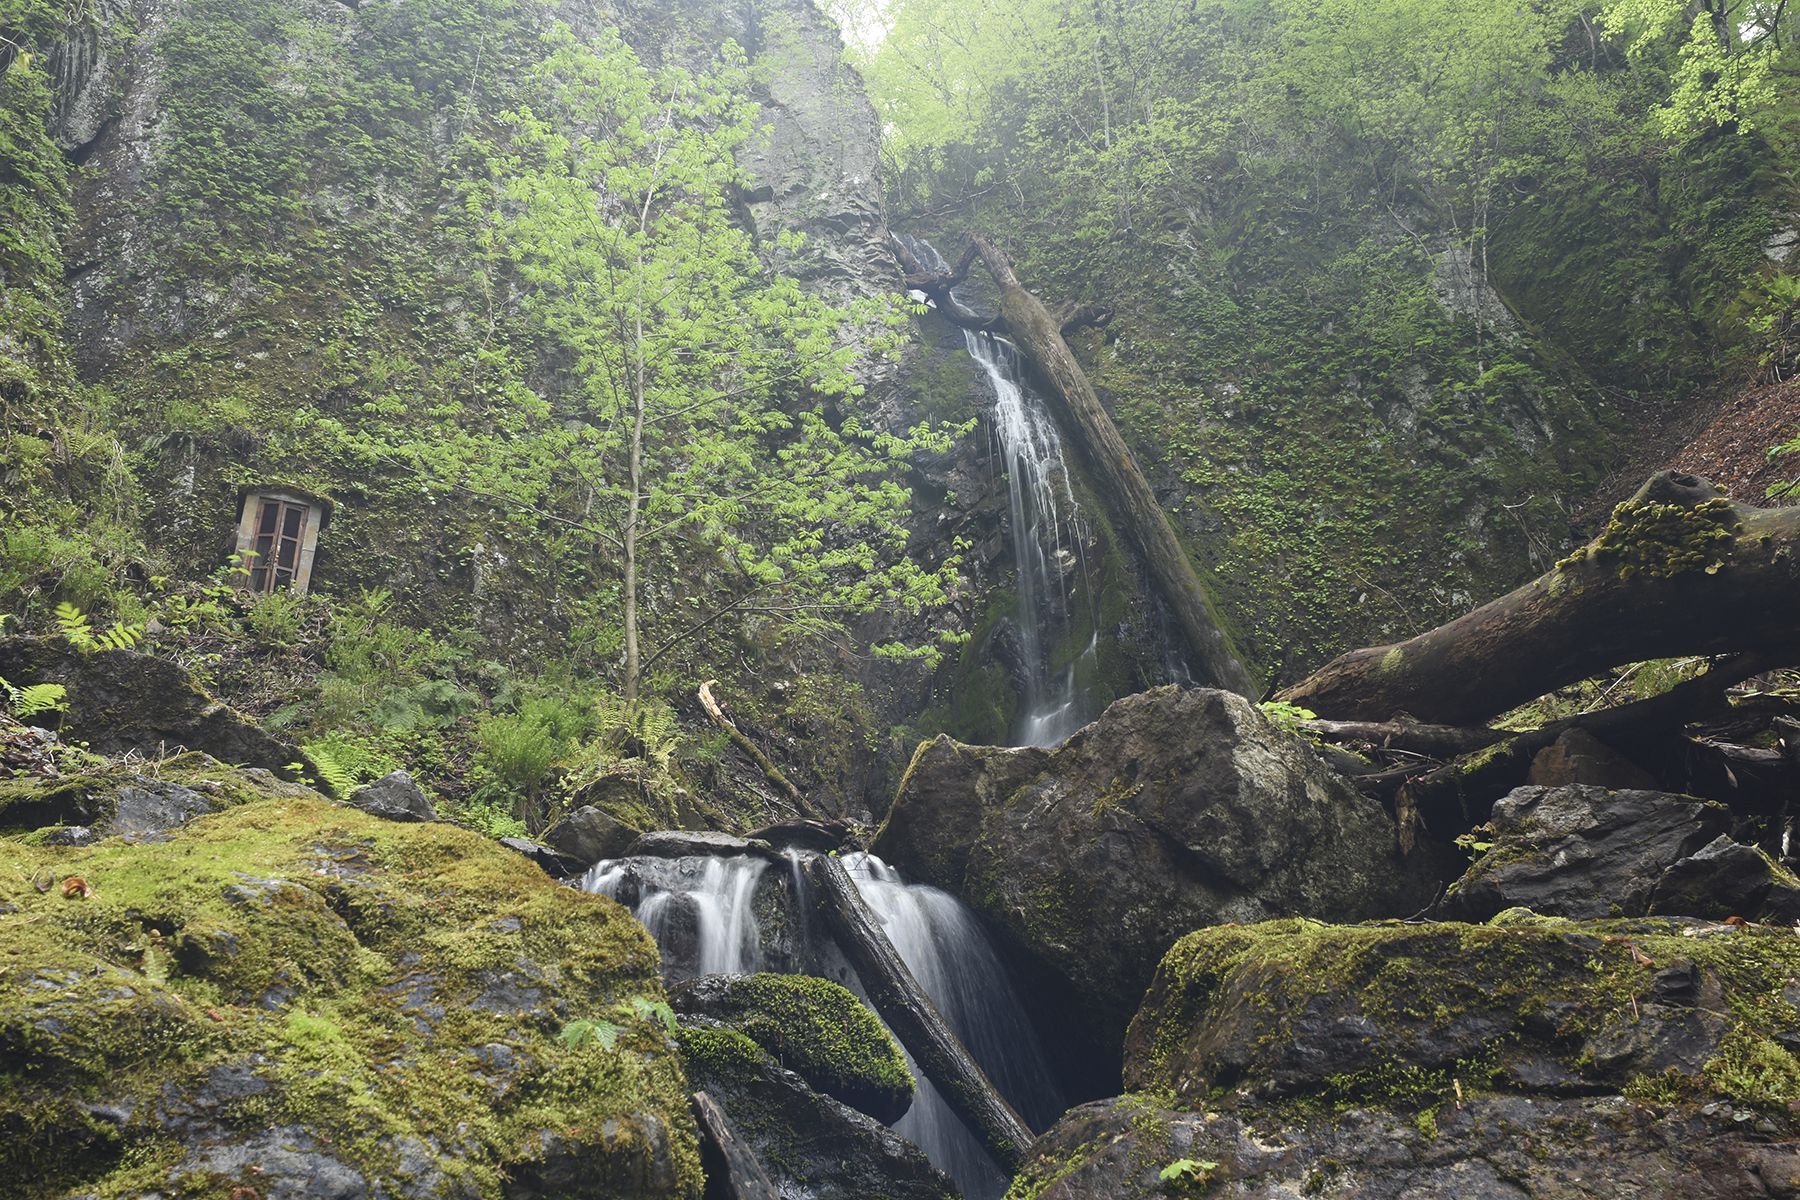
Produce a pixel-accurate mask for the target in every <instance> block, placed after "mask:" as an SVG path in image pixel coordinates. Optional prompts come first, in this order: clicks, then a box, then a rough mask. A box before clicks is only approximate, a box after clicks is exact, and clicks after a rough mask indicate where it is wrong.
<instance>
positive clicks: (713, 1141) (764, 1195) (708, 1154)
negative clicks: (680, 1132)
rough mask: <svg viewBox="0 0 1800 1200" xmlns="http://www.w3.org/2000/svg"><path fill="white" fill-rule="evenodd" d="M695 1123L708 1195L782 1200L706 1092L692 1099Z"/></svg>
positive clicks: (723, 1199) (724, 1199)
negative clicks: (697, 1128) (697, 1129)
mask: <svg viewBox="0 0 1800 1200" xmlns="http://www.w3.org/2000/svg"><path fill="white" fill-rule="evenodd" d="M690 1102H691V1104H692V1107H693V1110H694V1123H695V1124H696V1125H698V1126H699V1128H700V1163H701V1166H703V1167H704V1168H705V1169H706V1182H707V1194H708V1195H712V1194H713V1192H714V1191H716V1192H717V1193H718V1197H719V1200H781V1193H780V1192H779V1191H777V1190H776V1189H775V1185H774V1184H773V1183H771V1182H770V1181H769V1175H768V1172H766V1171H764V1170H763V1169H762V1164H761V1163H759V1162H757V1161H756V1155H755V1153H754V1152H752V1151H751V1149H750V1147H748V1146H746V1145H745V1144H744V1140H743V1139H742V1138H740V1137H738V1135H737V1131H736V1130H735V1129H733V1128H732V1127H731V1120H730V1118H728V1117H726V1115H725V1110H723V1109H721V1108H720V1107H719V1106H718V1105H717V1104H716V1103H714V1101H713V1098H712V1097H711V1096H709V1095H707V1094H706V1093H705V1092H695V1093H694V1094H693V1096H692V1097H690Z"/></svg>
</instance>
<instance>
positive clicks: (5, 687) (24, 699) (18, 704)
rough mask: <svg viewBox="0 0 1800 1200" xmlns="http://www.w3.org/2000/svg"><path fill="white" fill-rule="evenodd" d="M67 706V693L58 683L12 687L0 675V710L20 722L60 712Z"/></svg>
mask: <svg viewBox="0 0 1800 1200" xmlns="http://www.w3.org/2000/svg"><path fill="white" fill-rule="evenodd" d="M68 706H69V705H68V691H67V689H65V688H64V687H63V685H62V684H60V683H28V684H26V685H25V686H24V687H14V686H13V685H12V684H11V683H9V682H8V681H7V679H6V677H5V676H3V675H0V708H5V709H7V710H9V711H11V713H12V715H13V716H15V717H17V718H18V719H19V720H21V721H29V720H30V719H31V718H32V717H41V716H43V715H44V714H45V713H55V712H62V711H64V710H65V709H67V708H68Z"/></svg>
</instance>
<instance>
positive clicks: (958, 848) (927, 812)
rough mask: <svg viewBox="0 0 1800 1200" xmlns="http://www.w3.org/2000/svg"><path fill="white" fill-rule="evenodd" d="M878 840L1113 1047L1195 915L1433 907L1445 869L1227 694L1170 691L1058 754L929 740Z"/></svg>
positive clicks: (1147, 698) (1342, 913) (1092, 1038)
mask: <svg viewBox="0 0 1800 1200" xmlns="http://www.w3.org/2000/svg"><path fill="white" fill-rule="evenodd" d="M873 849H874V851H875V852H876V853H877V854H879V855H881V856H882V857H883V858H885V859H887V860H888V861H890V862H892V863H894V864H896V865H897V866H899V867H900V868H901V869H902V870H904V871H905V872H906V873H907V874H908V876H909V878H912V879H914V880H917V881H921V882H925V883H930V884H934V885H936V886H938V887H942V888H946V889H948V890H950V891H952V892H955V893H956V894H957V895H959V896H961V897H962V898H963V899H964V900H965V901H966V902H967V903H968V904H969V905H970V906H972V907H973V908H974V909H975V910H976V911H977V912H979V913H980V914H981V915H982V916H983V917H984V918H985V919H986V921H987V922H988V923H989V924H990V925H991V926H992V927H993V928H994V929H996V930H997V931H999V933H1000V934H1001V935H1002V937H1003V939H1004V941H1005V943H1006V944H1007V947H1008V948H1009V949H1010V950H1011V951H1012V952H1013V954H1014V957H1015V958H1017V959H1020V960H1022V962H1023V964H1024V965H1025V966H1026V967H1027V968H1028V970H1029V971H1030V972H1031V973H1033V974H1034V975H1035V976H1036V977H1037V978H1036V979H1034V980H1033V984H1034V986H1033V989H1032V990H1033V992H1034V993H1035V994H1036V995H1037V996H1038V997H1039V998H1040V999H1041V998H1045V996H1046V992H1045V991H1044V989H1042V988H1039V987H1037V986H1035V985H1036V984H1037V983H1039V982H1041V981H1044V980H1061V981H1064V982H1065V983H1066V984H1067V986H1068V988H1069V989H1070V993H1071V995H1072V999H1073V1001H1074V1004H1075V1007H1076V1012H1075V1014H1074V1016H1075V1020H1074V1021H1073V1022H1072V1023H1071V1026H1070V1027H1071V1028H1072V1029H1075V1030H1079V1031H1080V1038H1079V1040H1080V1042H1087V1043H1095V1042H1097V1043H1098V1044H1099V1046H1100V1047H1101V1048H1102V1049H1103V1050H1107V1049H1110V1050H1111V1051H1113V1052H1116V1050H1117V1047H1118V1045H1119V1039H1120V1038H1121V1037H1122V1035H1123V1033H1124V1029H1125V1026H1126V1023H1127V1022H1128V1021H1129V1020H1130V1018H1131V1014H1132V1012H1133V1011H1134V1010H1135V1009H1136V1007H1137V1003H1138V1001H1139V999H1140V998H1141V997H1142V995H1143V991H1144V987H1145V986H1146V985H1147V984H1148V983H1149V982H1150V976H1151V974H1152V972H1153V971H1154V970H1155V967H1156V963H1157V960H1158V959H1160V958H1161V957H1162V955H1163V952H1164V951H1166V950H1167V949H1168V948H1169V947H1170V946H1171V945H1172V944H1173V943H1174V942H1175V940H1176V939H1177V938H1178V937H1180V936H1181V935H1182V934H1184V933H1186V932H1187V931H1188V930H1191V929H1194V928H1197V927H1199V926H1205V925H1216V924H1222V923H1226V922H1233V921H1235V922H1249V921H1258V920H1262V919H1264V918H1266V917H1268V916H1271V915H1278V914H1284V913H1304V914H1307V915H1311V916H1317V917H1322V918H1327V919H1332V920H1360V919H1363V918H1367V917H1377V916H1393V915H1403V914H1406V913H1410V912H1413V911H1416V910H1417V909H1419V908H1421V907H1422V906H1424V905H1425V904H1426V903H1427V902H1428V901H1429V900H1430V899H1431V896H1432V894H1433V892H1434V891H1435V889H1436V887H1437V877H1436V872H1435V871H1434V870H1432V869H1430V868H1429V867H1427V866H1426V865H1424V864H1423V863H1409V862H1408V861H1406V860H1404V859H1403V858H1402V857H1401V854H1400V851H1399V848H1398V845H1397V842H1396V837H1395V831H1394V825H1393V822H1392V820H1391V819H1390V818H1389V817H1388V815H1387V814H1386V812H1384V811H1383V809H1382V808H1381V806H1380V805H1379V804H1377V803H1376V802H1374V801H1372V800H1369V799H1367V798H1365V797H1363V796H1361V795H1359V794H1357V793H1356V792H1355V791H1353V790H1352V789H1351V788H1350V787H1348V786H1347V785H1346V784H1345V783H1343V782H1342V781H1341V780H1340V779H1338V778H1337V777H1336V776H1334V775H1333V774H1331V773H1330V772H1329V771H1328V770H1327V769H1326V768H1325V766H1324V765H1323V764H1322V763H1321V762H1320V761H1319V759H1318V756H1317V755H1316V754H1314V753H1313V751H1312V750H1311V749H1310V748H1309V747H1308V746H1307V745H1305V744H1304V743H1303V742H1301V741H1300V740H1299V739H1297V738H1294V737H1291V736H1289V735H1288V734H1286V733H1283V732H1282V731H1280V730H1278V729H1276V728H1274V727H1273V726H1271V725H1270V724H1269V722H1268V721H1267V720H1266V719H1265V718H1264V717H1263V715H1262V713H1261V712H1260V711H1259V710H1258V709H1257V707H1256V706H1255V705H1254V704H1252V703H1250V702H1249V701H1248V700H1245V699H1244V698H1243V697H1241V696H1238V695H1235V694H1233V693H1230V692H1223V691H1212V690H1206V689H1199V690H1186V691H1184V690H1180V689H1177V688H1173V687H1165V688H1158V689H1156V690H1154V691H1150V692H1145V693H1143V694H1142V695H1137V696H1131V697H1127V698H1126V699H1123V700H1120V701H1118V702H1117V703H1115V704H1113V705H1112V706H1111V707H1110V708H1108V709H1107V710H1106V712H1105V713H1104V714H1103V715H1102V716H1101V717H1100V719H1099V720H1098V721H1096V722H1094V723H1093V724H1092V725H1089V726H1088V727H1087V728H1085V729H1083V730H1081V731H1080V732H1078V733H1076V734H1075V735H1074V736H1073V737H1071V738H1070V739H1069V740H1068V741H1067V742H1066V743H1065V744H1064V745H1062V746H1061V747H1059V748H1058V749H1056V750H1054V751H1044V750H1005V749H998V748H991V747H976V746H964V745H959V744H958V743H956V742H953V741H951V740H950V739H948V738H942V737H940V738H938V739H936V740H935V741H931V742H928V743H926V744H925V745H923V746H921V747H920V748H919V751H918V753H917V755H916V756H915V757H914V759H913V763H912V766H911V768H910V769H909V770H908V772H907V775H906V778H905V780H904V781H903V782H902V784H901V787H900V793H899V796H898V798H897V799H896V800H895V802H894V807H893V811H892V813H891V815H890V816H889V817H888V820H887V823H886V824H885V825H884V826H883V828H882V830H881V832H880V833H879V834H878V835H877V837H876V839H875V842H874V846H873Z"/></svg>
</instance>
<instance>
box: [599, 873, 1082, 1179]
mask: <svg viewBox="0 0 1800 1200" xmlns="http://www.w3.org/2000/svg"><path fill="white" fill-rule="evenodd" d="M805 857H806V852H803V851H797V850H792V849H790V850H787V851H784V852H783V854H782V859H783V860H784V861H783V864H782V865H783V866H785V868H786V869H785V870H781V871H779V872H778V873H775V874H769V873H768V868H769V866H770V863H769V862H768V861H767V860H765V859H763V858H760V857H756V856H750V855H742V856H735V857H725V858H703V857H693V858H676V859H659V858H622V859H611V860H607V861H603V862H600V863H596V864H595V865H594V866H593V867H592V868H591V869H590V870H589V871H588V873H587V874H586V875H585V876H583V877H582V879H581V882H580V887H581V888H582V889H583V890H584V891H589V892H598V893H600V894H602V895H606V896H611V897H612V898H613V899H615V900H617V901H619V902H620V903H621V904H624V905H625V906H626V907H628V908H630V909H631V910H632V912H633V913H634V914H635V915H636V916H637V918H638V920H639V921H641V922H642V923H643V925H644V927H645V928H646V929H648V930H649V931H650V933H651V936H653V937H654V938H655V939H656V942H657V945H658V947H660V949H661V950H662V956H663V973H664V975H665V976H666V977H668V978H669V979H671V980H678V979H688V978H691V977H693V976H695V975H699V974H728V975H741V974H749V973H751V972H754V971H759V970H771V969H782V968H783V967H786V968H788V969H792V970H796V971H803V972H805V973H807V974H813V975H819V976H822V977H824V978H828V979H835V980H837V981H838V982H840V983H842V984H844V985H845V986H846V987H848V988H849V989H850V990H851V991H853V992H856V993H857V994H858V995H859V996H862V997H863V999H864V1000H865V1001H866V1000H867V999H868V996H867V993H866V991H865V990H864V989H863V987H862V982H861V980H859V979H857V977H856V975H855V972H854V971H852V970H851V969H850V968H849V966H848V965H847V964H846V963H845V961H844V959H843V956H842V954H841V953H839V952H838V950H837V947H836V945H835V944H834V943H833V942H832V941H831V940H830V939H829V938H827V937H825V936H823V935H822V934H820V933H819V932H817V930H816V929H815V922H814V920H813V907H814V906H813V901H812V889H811V884H810V882H809V881H808V879H807V877H806V874H805V871H804V870H803V869H802V868H803V863H804V860H805ZM843 865H844V868H845V870H846V871H848V872H849V874H850V877H851V879H852V880H854V881H855V883H856V887H857V890H858V891H859V892H860V893H861V894H862V897H863V900H864V901H865V902H866V903H867V904H868V906H869V908H870V910H871V911H872V912H873V913H874V914H875V916H876V917H877V918H878V919H879V920H880V922H881V924H882V928H883V930H884V932H885V933H886V934H887V936H888V940H889V941H891V942H892V943H893V944H894V949H895V950H896V951H897V952H898V953H899V955H900V957H901V959H902V960H904V961H905V963H906V965H907V968H908V969H909V970H910V971H912V973H913V975H914V976H915V977H916V978H917V979H918V981H919V985H920V986H921V987H923V988H924V989H925V992H926V994H927V995H929V996H930V997H931V1000H932V1003H934V1004H936V1005H937V1007H938V1010H939V1011H940V1012H941V1013H943V1015H944V1019H945V1020H946V1021H947V1022H949V1024H950V1027H951V1028H952V1029H953V1030H954V1031H955V1032H956V1035H957V1037H958V1038H960V1039H961V1040H962V1042H963V1045H965V1046H966V1047H968V1050H969V1053H970V1054H971V1055H973V1056H974V1058H975V1061H976V1062H977V1063H979V1064H980V1065H981V1069H982V1070H983V1071H985V1072H986V1073H987V1075H988V1078H989V1079H991V1080H993V1082H994V1086H995V1087H997V1088H998V1089H1000V1092H1001V1094H1002V1095H1004V1096H1005V1097H1006V1098H1007V1100H1008V1101H1010V1102H1011V1103H1012V1105H1013V1107H1014V1108H1016V1109H1018V1111H1019V1114H1020V1116H1022V1117H1024V1118H1025V1120H1026V1122H1027V1123H1028V1124H1030V1125H1031V1126H1032V1127H1033V1128H1034V1129H1044V1128H1047V1127H1048V1126H1049V1125H1050V1124H1051V1123H1052V1122H1053V1121H1054V1120H1055V1119H1056V1118H1057V1117H1058V1116H1060V1115H1061V1113H1062V1110H1063V1107H1064V1102H1063V1099H1062V1096H1061V1090H1060V1089H1059V1088H1058V1086H1057V1084H1056V1081H1055V1079H1054V1077H1053V1076H1052V1075H1051V1072H1050V1068H1049V1064H1048V1061H1047V1059H1046V1058H1045V1055H1044V1051H1043V1048H1042V1046H1041V1045H1040V1044H1039V1042H1038V1039H1037V1035H1036V1033H1035V1031H1033V1029H1032V1028H1031V1025H1030V1023H1029V1022H1028V1021H1027V1020H1026V1019H1025V1016H1024V1010H1023V1009H1022V1008H1021V1007H1020V1004H1019V997H1018V994H1017V992H1016V991H1015V990H1014V988H1013V986H1012V983H1011V981H1010V980H1009V979H1008V978H1007V974H1006V969H1005V967H1004V966H1002V964H1001V963H1000V960H999V958H998V956H996V954H995V953H994V949H993V947H992V946H991V945H990V944H989V943H988V940H987V936H986V935H985V934H984V933H983V932H982V930H981V926H980V924H979V922H977V921H976V919H975V915H974V914H973V913H972V912H970V911H969V909H968V908H966V907H965V906H964V905H963V904H962V902H961V901H959V900H957V899H956V897H954V896H952V895H951V894H950V893H948V892H945V891H941V890H939V889H937V888H933V887H926V886H923V885H920V884H908V883H906V882H904V881H903V880H901V878H900V877H899V875H898V874H896V873H895V872H894V871H893V869H892V868H890V867H888V866H887V864H885V863H883V862H882V861H881V860H880V859H878V858H875V857H874V856H872V855H867V854H861V853H856V854H846V855H845V856H844V858H843ZM765 883H766V884H767V887H766V888H764V889H763V894H762V896H761V898H759V894H758V890H759V885H763V884H765ZM764 904H768V905H771V906H772V907H770V908H764V909H762V911H763V912H764V913H765V915H766V916H768V918H769V920H768V921H759V920H758V919H757V913H758V910H759V906H760V905H764ZM777 911H779V914H780V915H779V919H777V917H776V915H775V914H776V912H777ZM784 940H785V943H786V944H785V945H781V944H778V943H782V942H783V941H784ZM907 1066H908V1067H909V1068H910V1069H911V1071H912V1073H913V1078H914V1079H915V1080H916V1081H917V1088H918V1090H917V1092H916V1094H915V1095H914V1097H913V1103H912V1107H911V1109H909V1110H908V1112H907V1114H906V1115H905V1116H904V1117H902V1118H901V1119H900V1121H899V1122H897V1123H896V1124H895V1125H894V1131H895V1132H896V1133H898V1134H900V1135H901V1136H902V1137H904V1138H906V1139H907V1140H909V1141H911V1142H912V1143H913V1144H915V1145H917V1146H918V1147H919V1148H920V1149H921V1150H923V1151H924V1152H925V1155H926V1157H928V1158H929V1159H931V1161H932V1162H933V1163H935V1164H936V1165H937V1166H938V1167H939V1168H940V1169H941V1170H943V1171H944V1172H945V1173H946V1174H948V1175H949V1176H950V1177H951V1178H952V1179H954V1180H955V1181H956V1182H957V1185H958V1186H959V1187H960V1188H961V1190H962V1192H963V1195H964V1196H965V1197H966V1198H967V1200H999V1197H1000V1196H1001V1195H1002V1194H1004V1193H1005V1191H1006V1188H1007V1185H1008V1183H1009V1182H1010V1180H1009V1179H1008V1177H1007V1174H1006V1172H1005V1171H1004V1170H1003V1169H1002V1168H1001V1167H1000V1166H999V1165H998V1164H997V1163H995V1162H994V1160H993V1158H992V1157H991V1156H990V1155H989V1154H988V1152H987V1150H986V1149H985V1148H984V1147H983V1146H982V1144H981V1143H980V1141H979V1140H977V1138H976V1137H975V1135H974V1134H972V1133H970V1132H969V1130H968V1128H967V1127H966V1126H965V1125H964V1124H963V1123H962V1119H961V1118H960V1117H958V1116H957V1115H956V1114H955V1112H954V1111H952V1110H951V1108H950V1106H949V1105H948V1104H947V1103H946V1102H945V1101H944V1099H943V1097H942V1096H941V1095H939V1093H938V1091H937V1089H936V1088H935V1087H933V1086H932V1084H931V1081H930V1080H929V1079H927V1078H925V1077H924V1075H923V1074H922V1073H921V1072H920V1071H919V1068H918V1065H917V1064H916V1063H914V1062H913V1061H912V1059H911V1057H910V1056H909V1057H908V1059H907Z"/></svg>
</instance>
